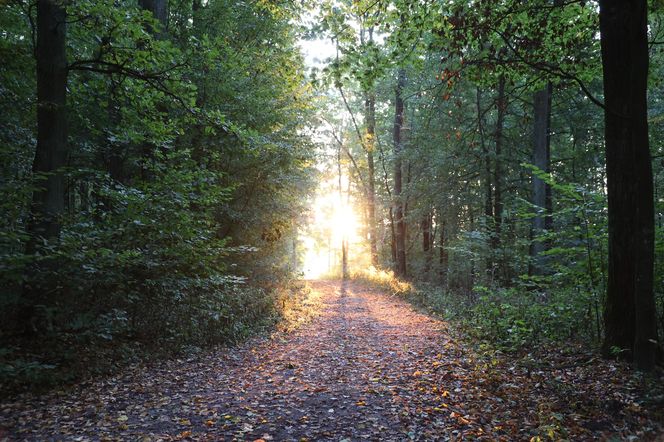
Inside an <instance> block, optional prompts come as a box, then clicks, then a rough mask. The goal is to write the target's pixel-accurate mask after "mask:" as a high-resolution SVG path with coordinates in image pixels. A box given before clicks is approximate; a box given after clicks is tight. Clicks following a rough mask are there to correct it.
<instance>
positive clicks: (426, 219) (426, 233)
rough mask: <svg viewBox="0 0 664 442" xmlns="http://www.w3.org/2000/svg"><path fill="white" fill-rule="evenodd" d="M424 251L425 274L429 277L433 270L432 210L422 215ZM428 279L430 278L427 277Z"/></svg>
mask: <svg viewBox="0 0 664 442" xmlns="http://www.w3.org/2000/svg"><path fill="white" fill-rule="evenodd" d="M421 226H422V253H423V254H424V274H425V276H427V277H428V275H429V270H431V212H428V213H426V214H425V215H424V216H423V217H422V221H421ZM427 279H428V278H427Z"/></svg>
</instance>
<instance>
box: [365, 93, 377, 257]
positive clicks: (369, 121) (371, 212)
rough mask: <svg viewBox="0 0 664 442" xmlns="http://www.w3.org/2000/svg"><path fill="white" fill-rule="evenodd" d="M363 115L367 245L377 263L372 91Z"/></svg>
mask: <svg viewBox="0 0 664 442" xmlns="http://www.w3.org/2000/svg"><path fill="white" fill-rule="evenodd" d="M365 117H366V126H367V139H366V147H367V169H368V173H369V176H368V177H367V178H368V187H369V195H367V210H368V215H367V216H368V217H369V222H368V225H369V246H370V250H371V264H372V265H373V266H377V265H378V246H377V244H378V241H377V237H376V184H375V182H376V179H375V175H376V171H375V165H374V156H373V154H374V148H375V145H376V96H375V95H374V94H373V92H369V93H368V94H367V96H366V100H365Z"/></svg>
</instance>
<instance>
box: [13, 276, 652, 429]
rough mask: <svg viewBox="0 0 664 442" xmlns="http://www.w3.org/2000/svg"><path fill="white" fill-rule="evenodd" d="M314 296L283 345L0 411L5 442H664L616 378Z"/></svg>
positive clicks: (372, 306) (354, 296)
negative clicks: (463, 342) (522, 362)
mask: <svg viewBox="0 0 664 442" xmlns="http://www.w3.org/2000/svg"><path fill="white" fill-rule="evenodd" d="M312 284H313V288H314V290H315V291H317V292H318V293H319V294H320V295H321V297H322V298H321V299H322V303H323V308H322V311H321V314H320V316H318V317H317V318H315V319H314V320H313V322H311V323H310V324H308V325H306V326H304V327H302V328H300V329H299V330H297V331H295V332H292V333H290V334H283V333H279V334H276V335H275V336H274V337H273V338H271V339H263V340H258V341H256V340H255V341H252V342H249V343H247V344H246V345H244V346H242V347H239V348H235V349H232V350H224V351H219V352H217V353H207V354H206V355H205V356H202V357H198V358H195V359H191V360H186V361H185V360H177V361H169V362H164V363H162V364H159V365H157V366H155V367H150V368H135V369H132V370H126V371H125V372H124V373H123V374H122V375H121V376H116V377H113V378H109V379H106V380H103V381H96V382H94V383H88V384H85V385H79V386H77V387H76V388H75V389H73V390H69V391H67V392H61V393H54V394H50V395H48V396H45V397H38V398H35V397H22V398H19V399H17V400H16V401H14V402H7V401H2V400H0V442H4V441H5V440H11V441H13V440H35V441H42V440H76V441H78V440H131V441H134V440H139V441H156V440H210V441H212V440H213V441H218V440H226V441H232V440H239V441H269V440H275V441H277V440H287V441H316V440H332V441H356V440H372V441H373V440H385V441H402V440H419V441H429V440H461V439H463V440H468V439H471V440H490V441H494V440H526V441H528V440H531V437H533V436H534V435H542V439H541V440H548V439H547V437H551V438H553V439H561V438H565V439H568V440H608V439H610V438H611V437H615V438H616V440H619V439H623V438H627V435H635V436H634V437H636V440H659V439H657V437H656V434H661V433H660V429H661V427H659V426H658V425H659V424H654V423H653V422H652V420H650V417H649V416H652V414H651V415H648V414H647V413H646V411H645V410H644V409H643V408H641V407H640V406H639V405H638V404H637V403H636V402H635V395H634V394H633V388H632V387H630V385H629V381H626V379H629V376H630V375H629V372H628V371H626V370H627V369H626V368H624V367H623V368H620V367H617V366H616V365H614V364H613V363H610V362H597V363H594V364H593V365H585V364H578V365H577V363H578V361H577V360H576V359H572V358H571V357H570V359H569V361H571V362H570V363H569V364H568V363H567V362H565V363H564V364H562V367H560V366H561V364H558V366H557V367H560V368H556V367H554V366H553V365H552V366H551V368H549V369H538V370H537V371H535V370H531V368H530V367H526V368H524V367H520V366H518V365H514V363H513V362H510V361H509V360H506V361H505V362H502V363H499V362H491V363H490V364H491V365H487V363H485V362H480V361H474V360H473V359H472V357H470V356H469V355H468V354H467V352H464V351H463V350H462V349H461V348H460V346H457V345H456V343H455V342H454V341H453V339H452V338H451V337H450V335H449V334H448V333H447V332H446V331H445V328H446V324H445V323H443V322H441V321H437V320H434V319H432V318H430V317H428V316H426V315H423V314H421V313H417V312H415V311H414V310H413V309H412V308H411V307H410V306H409V305H408V304H406V303H405V302H404V301H402V300H400V299H398V298H395V297H391V296H389V295H386V294H383V293H378V292H376V291H372V290H370V289H367V288H364V287H362V286H361V285H358V284H353V283H351V284H350V286H349V287H348V288H347V290H345V291H342V290H341V287H340V284H339V282H330V281H328V282H325V281H321V282H315V283H312ZM554 356H555V355H554ZM555 357H556V358H559V357H560V356H555ZM544 362H546V361H544ZM653 435H655V436H653ZM535 440H537V439H535Z"/></svg>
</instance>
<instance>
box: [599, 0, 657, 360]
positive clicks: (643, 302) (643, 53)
mask: <svg viewBox="0 0 664 442" xmlns="http://www.w3.org/2000/svg"><path fill="white" fill-rule="evenodd" d="M646 8H647V2H646V1H645V0H630V1H626V0H601V1H600V31H601V45H602V65H603V69H604V97H605V106H606V108H605V111H604V122H605V128H604V130H605V142H606V174H607V189H608V200H609V278H608V287H607V296H606V309H605V312H604V324H605V330H606V333H605V337H604V343H603V350H604V352H605V354H607V355H608V354H610V353H611V350H612V348H614V347H617V348H619V349H628V350H630V353H631V356H632V357H633V359H634V362H635V363H636V366H637V367H638V368H640V369H644V370H649V369H652V368H653V367H654V365H655V355H656V350H657V327H656V319H655V300H654V294H653V261H654V206H653V204H654V203H653V178H652V165H651V158H650V149H649V145H648V122H647V101H646V90H647V76H648V35H647V9H646Z"/></svg>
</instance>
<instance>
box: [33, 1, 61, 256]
mask: <svg viewBox="0 0 664 442" xmlns="http://www.w3.org/2000/svg"><path fill="white" fill-rule="evenodd" d="M66 33H67V27H66V12H65V8H64V6H63V5H62V3H61V2H59V1H55V0H39V2H38V3H37V48H36V58H37V149H36V151H35V158H34V161H33V163H32V172H33V174H34V176H35V179H36V180H37V181H36V183H35V186H36V187H35V190H34V192H33V194H32V204H31V206H30V219H29V223H28V232H29V233H30V237H31V238H30V240H29V242H28V246H27V252H28V253H29V254H32V253H34V252H35V251H36V248H37V244H38V243H39V242H40V238H45V239H54V238H57V237H58V236H59V235H60V229H61V220H60V218H61V216H62V214H63V213H64V210H65V184H64V182H65V181H64V174H63V170H62V168H63V167H64V166H66V165H67V161H68V155H69V150H68V146H67V109H66V96H67V57H66V52H65V43H66V41H65V40H66Z"/></svg>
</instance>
